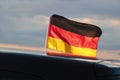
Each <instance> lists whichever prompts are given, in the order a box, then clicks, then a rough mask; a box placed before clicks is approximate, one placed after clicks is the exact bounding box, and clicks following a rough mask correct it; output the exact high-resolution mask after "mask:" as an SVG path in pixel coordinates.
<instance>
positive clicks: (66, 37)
mask: <svg viewBox="0 0 120 80" xmlns="http://www.w3.org/2000/svg"><path fill="white" fill-rule="evenodd" d="M49 28H50V29H49V33H48V36H50V37H53V38H57V39H61V40H63V41H64V42H66V43H67V44H69V45H71V46H76V47H83V48H91V49H97V44H98V40H99V37H95V38H93V37H87V36H82V35H80V34H76V33H73V32H70V31H66V30H64V29H62V28H59V27H57V26H55V25H52V24H51V25H50V27H49Z"/></svg>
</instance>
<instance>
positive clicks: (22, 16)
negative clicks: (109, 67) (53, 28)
mask: <svg viewBox="0 0 120 80" xmlns="http://www.w3.org/2000/svg"><path fill="white" fill-rule="evenodd" d="M119 3H120V0H0V43H2V44H4V43H5V44H16V45H25V46H34V47H45V44H46V35H47V29H48V25H49V18H50V16H51V15H53V14H58V15H61V16H64V17H66V18H68V19H71V20H75V21H78V22H85V23H90V24H94V25H97V26H99V27H100V28H101V29H102V31H103V34H102V36H101V37H100V40H99V44H98V49H99V50H100V51H104V52H107V51H108V52H109V53H110V51H111V53H113V52H114V53H120V9H119V8H120V5H119Z"/></svg>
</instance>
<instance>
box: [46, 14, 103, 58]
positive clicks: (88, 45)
mask: <svg viewBox="0 0 120 80" xmlns="http://www.w3.org/2000/svg"><path fill="white" fill-rule="evenodd" d="M101 34H102V30H101V29H100V28H99V27H98V26H96V25H92V24H87V23H81V22H77V21H73V20H70V19H68V18H65V17H63V16H60V15H56V14H54V15H52V16H51V17H50V23H49V29H48V37H47V48H49V49H53V50H57V51H61V53H57V52H48V53H47V54H48V55H58V56H69V57H85V58H96V55H97V54H96V53H97V49H98V41H99V38H100V36H101Z"/></svg>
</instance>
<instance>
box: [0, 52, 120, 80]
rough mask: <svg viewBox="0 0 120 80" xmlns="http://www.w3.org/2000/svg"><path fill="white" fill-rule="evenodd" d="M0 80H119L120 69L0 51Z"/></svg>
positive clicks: (91, 62) (91, 63) (100, 63)
mask: <svg viewBox="0 0 120 80" xmlns="http://www.w3.org/2000/svg"><path fill="white" fill-rule="evenodd" d="M103 62H104V61H103ZM0 80H120V67H110V66H107V65H105V64H102V62H101V61H96V62H94V61H85V60H75V59H71V58H64V57H57V56H44V55H36V54H29V53H24V52H9V51H8V52H3V51H1V52H0Z"/></svg>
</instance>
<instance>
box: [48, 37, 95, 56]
mask: <svg viewBox="0 0 120 80" xmlns="http://www.w3.org/2000/svg"><path fill="white" fill-rule="evenodd" d="M47 48H51V49H54V50H59V51H61V52H63V53H68V54H69V53H70V54H73V55H78V56H85V57H93V58H96V52H97V50H96V49H91V48H80V47H75V46H71V45H68V44H67V43H65V42H64V41H62V40H61V39H56V38H52V37H48V43H47Z"/></svg>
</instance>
